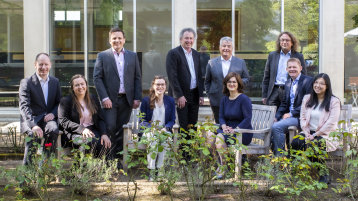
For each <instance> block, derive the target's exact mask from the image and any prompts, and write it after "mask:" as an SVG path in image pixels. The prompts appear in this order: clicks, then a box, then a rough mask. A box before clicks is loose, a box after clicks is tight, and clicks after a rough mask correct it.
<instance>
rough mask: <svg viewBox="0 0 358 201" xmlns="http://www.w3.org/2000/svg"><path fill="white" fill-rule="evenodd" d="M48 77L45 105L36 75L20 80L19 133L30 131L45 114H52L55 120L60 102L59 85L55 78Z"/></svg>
mask: <svg viewBox="0 0 358 201" xmlns="http://www.w3.org/2000/svg"><path fill="white" fill-rule="evenodd" d="M49 77H50V80H49V82H48V97H47V105H46V102H45V98H44V94H43V92H42V88H41V84H40V81H39V79H38V78H37V76H36V74H33V75H32V76H30V77H27V78H24V79H22V80H21V82H20V88H19V106H20V123H21V128H20V130H21V133H25V132H28V131H30V130H31V129H32V127H34V126H36V125H37V123H38V122H40V121H41V120H42V119H43V118H44V116H45V115H46V114H49V113H52V114H54V115H55V118H57V108H58V104H59V103H60V100H61V89H60V83H59V81H58V79H57V78H55V77H52V76H49Z"/></svg>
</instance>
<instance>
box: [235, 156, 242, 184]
mask: <svg viewBox="0 0 358 201" xmlns="http://www.w3.org/2000/svg"><path fill="white" fill-rule="evenodd" d="M241 166H242V152H241V151H235V180H237V179H239V177H240V176H241Z"/></svg>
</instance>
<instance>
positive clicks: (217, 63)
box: [205, 56, 250, 106]
mask: <svg viewBox="0 0 358 201" xmlns="http://www.w3.org/2000/svg"><path fill="white" fill-rule="evenodd" d="M230 72H236V73H238V74H239V75H240V76H241V78H242V81H243V82H244V85H245V86H247V85H248V83H249V80H250V77H249V72H248V71H247V68H246V64H245V61H244V60H243V59H240V58H238V57H234V56H233V57H232V58H231V64H230V68H229V71H228V73H230ZM223 80H224V75H223V70H222V65H221V56H219V57H216V58H214V59H212V60H210V61H209V63H208V65H207V66H206V75H205V90H206V93H207V94H208V96H209V100H210V105H211V106H219V105H220V100H221V98H222V97H223V96H224V95H223V93H222V91H223Z"/></svg>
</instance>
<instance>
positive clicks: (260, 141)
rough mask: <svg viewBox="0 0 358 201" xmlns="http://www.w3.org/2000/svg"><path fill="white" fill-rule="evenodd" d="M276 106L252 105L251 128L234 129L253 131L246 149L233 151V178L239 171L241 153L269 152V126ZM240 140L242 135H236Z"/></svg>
mask: <svg viewBox="0 0 358 201" xmlns="http://www.w3.org/2000/svg"><path fill="white" fill-rule="evenodd" d="M275 114H276V106H267V105H256V104H253V105H252V119H251V124H252V128H253V129H252V130H250V129H235V131H236V132H238V133H253V138H252V142H251V144H249V145H248V146H246V148H247V149H242V150H241V151H240V150H236V151H235V161H236V162H235V164H236V165H235V172H236V174H235V178H237V177H238V176H239V174H240V173H241V165H242V164H241V160H242V154H269V152H270V144H271V127H272V124H273V123H274V120H275ZM238 140H239V142H240V143H241V142H242V135H239V136H238Z"/></svg>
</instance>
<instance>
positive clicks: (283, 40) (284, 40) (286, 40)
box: [280, 39, 291, 42]
mask: <svg viewBox="0 0 358 201" xmlns="http://www.w3.org/2000/svg"><path fill="white" fill-rule="evenodd" d="M280 42H291V39H280Z"/></svg>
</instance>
